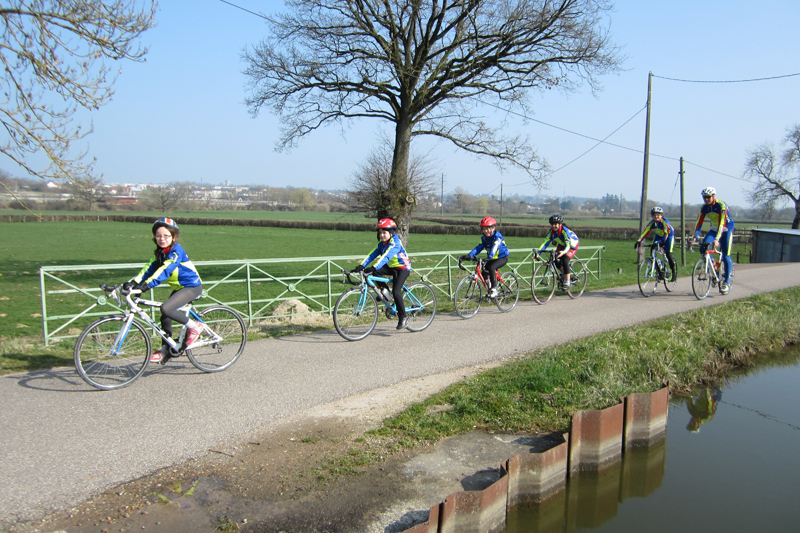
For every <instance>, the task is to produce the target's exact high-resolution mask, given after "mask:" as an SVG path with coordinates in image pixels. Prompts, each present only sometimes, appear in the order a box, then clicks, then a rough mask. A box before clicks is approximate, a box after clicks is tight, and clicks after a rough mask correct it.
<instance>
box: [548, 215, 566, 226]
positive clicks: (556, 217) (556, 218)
mask: <svg viewBox="0 0 800 533" xmlns="http://www.w3.org/2000/svg"><path fill="white" fill-rule="evenodd" d="M562 222H564V217H562V216H561V215H553V216H551V217H550V224H561V223H562Z"/></svg>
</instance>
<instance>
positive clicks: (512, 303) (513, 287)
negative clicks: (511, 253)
mask: <svg viewBox="0 0 800 533" xmlns="http://www.w3.org/2000/svg"><path fill="white" fill-rule="evenodd" d="M500 276H501V278H502V281H500V280H498V282H497V298H495V299H494V304H495V305H496V306H497V308H498V309H499V310H500V311H502V312H503V313H508V312H509V311H511V310H512V309H514V308H515V307H516V306H517V302H518V301H519V282H518V281H517V276H516V274H514V273H513V272H504V273H502V274H501V275H500Z"/></svg>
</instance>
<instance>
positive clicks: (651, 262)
mask: <svg viewBox="0 0 800 533" xmlns="http://www.w3.org/2000/svg"><path fill="white" fill-rule="evenodd" d="M649 246H650V257H648V258H646V259H645V260H644V261H642V264H641V265H639V290H640V291H641V293H642V296H644V297H645V298H648V297H650V296H652V295H654V294H655V293H656V288H658V284H659V283H661V282H663V283H664V288H665V289H667V292H672V291H674V290H675V287H676V286H677V285H678V279H677V277H676V278H675V281H672V274H673V273H672V269H671V268H670V266H669V261H668V260H667V256H666V255H665V254H664V247H663V246H662V245H661V243H656V242H654V243H652V244H650V245H649Z"/></svg>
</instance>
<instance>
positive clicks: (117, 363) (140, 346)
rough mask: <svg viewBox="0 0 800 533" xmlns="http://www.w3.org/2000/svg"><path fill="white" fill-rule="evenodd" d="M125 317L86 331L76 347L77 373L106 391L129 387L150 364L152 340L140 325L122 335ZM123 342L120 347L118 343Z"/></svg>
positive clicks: (101, 321)
mask: <svg viewBox="0 0 800 533" xmlns="http://www.w3.org/2000/svg"><path fill="white" fill-rule="evenodd" d="M124 320H125V317H123V316H122V315H118V316H107V317H104V318H100V319H98V320H95V321H94V322H92V323H91V324H89V325H88V326H86V329H84V330H83V332H82V333H81V335H80V337H78V341H77V342H76V343H75V352H74V356H73V357H74V360H75V369H76V370H77V371H78V374H80V376H81V378H83V380H84V381H85V382H86V383H88V384H89V385H91V386H92V387H96V388H98V389H102V390H112V389H121V388H122V387H127V386H128V385H130V384H131V383H133V382H134V381H136V380H137V379H138V378H139V376H141V375H142V374H143V373H144V370H145V368H147V363H148V362H150V350H151V348H152V346H151V343H150V336H149V335H148V334H147V332H146V331H145V329H144V327H142V326H141V325H140V324H139V323H138V322H132V323H131V326H130V328H129V329H128V331H127V333H125V334H124V335H120V333H121V331H122V328H123V327H124V325H125V324H124ZM118 338H121V340H120V342H119V345H117V344H116V343H117V339H118Z"/></svg>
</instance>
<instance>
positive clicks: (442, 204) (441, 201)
mask: <svg viewBox="0 0 800 533" xmlns="http://www.w3.org/2000/svg"><path fill="white" fill-rule="evenodd" d="M439 203H440V204H441V206H442V216H444V172H442V195H441V196H440V197H439Z"/></svg>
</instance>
